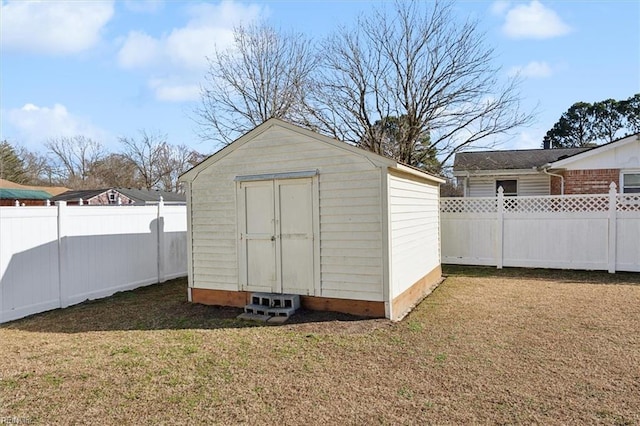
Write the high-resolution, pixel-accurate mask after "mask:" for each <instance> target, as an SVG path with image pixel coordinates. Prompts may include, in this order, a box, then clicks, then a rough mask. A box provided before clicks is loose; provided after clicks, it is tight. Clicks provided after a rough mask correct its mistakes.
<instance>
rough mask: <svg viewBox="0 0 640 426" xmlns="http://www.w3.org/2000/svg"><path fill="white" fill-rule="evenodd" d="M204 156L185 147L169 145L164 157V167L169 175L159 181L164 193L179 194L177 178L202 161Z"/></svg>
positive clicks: (179, 187) (179, 188)
mask: <svg viewBox="0 0 640 426" xmlns="http://www.w3.org/2000/svg"><path fill="white" fill-rule="evenodd" d="M203 158H204V156H203V155H202V154H200V153H199V152H197V151H194V150H193V149H191V148H189V147H188V146H186V145H170V146H169V155H168V156H166V158H165V161H166V162H167V164H166V165H165V167H166V169H168V170H169V173H168V174H166V175H165V176H164V177H163V178H162V181H161V184H162V189H164V190H165V191H173V192H180V191H181V190H182V188H181V186H180V183H179V182H178V177H180V175H181V174H183V173H184V172H186V171H187V170H188V169H190V168H191V167H192V166H193V165H195V164H197V163H199V162H200V161H202V159H203Z"/></svg>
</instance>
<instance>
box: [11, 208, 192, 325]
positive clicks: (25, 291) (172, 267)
mask: <svg viewBox="0 0 640 426" xmlns="http://www.w3.org/2000/svg"><path fill="white" fill-rule="evenodd" d="M186 256H187V255H186V207H185V206H163V205H162V204H160V205H159V206H157V207H156V206H120V207H117V206H72V207H71V206H70V207H67V206H66V205H64V204H61V205H60V206H57V207H19V208H18V207H2V208H0V279H1V281H0V283H1V288H0V308H1V310H0V322H5V321H10V320H13V319H17V318H21V317H24V316H26V315H30V314H33V313H37V312H42V311H45V310H48V309H53V308H57V307H65V306H69V305H72V304H75V303H79V302H82V301H84V300H87V299H96V298H100V297H105V296H109V295H111V294H113V293H115V292H117V291H124V290H130V289H133V288H136V287H139V286H141V285H147V284H152V283H156V282H162V281H164V280H165V279H170V278H175V277H178V276H185V275H186V271H187V262H186Z"/></svg>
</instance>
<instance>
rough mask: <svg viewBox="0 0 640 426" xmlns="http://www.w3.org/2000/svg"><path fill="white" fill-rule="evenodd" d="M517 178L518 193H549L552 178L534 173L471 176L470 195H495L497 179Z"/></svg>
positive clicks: (522, 194)
mask: <svg viewBox="0 0 640 426" xmlns="http://www.w3.org/2000/svg"><path fill="white" fill-rule="evenodd" d="M509 179H516V180H517V181H518V195H519V196H528V195H531V196H533V195H549V193H550V182H551V180H550V178H549V176H548V175H545V174H542V173H540V174H532V175H519V176H516V175H513V176H508V175H507V176H500V177H495V176H491V177H487V176H471V177H470V178H469V183H468V186H469V196H470V197H495V195H496V180H509Z"/></svg>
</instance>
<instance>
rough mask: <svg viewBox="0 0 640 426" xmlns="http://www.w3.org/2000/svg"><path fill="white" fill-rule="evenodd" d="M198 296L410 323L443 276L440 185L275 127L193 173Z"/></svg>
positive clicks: (192, 268) (192, 276) (192, 269)
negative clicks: (288, 303)
mask: <svg viewBox="0 0 640 426" xmlns="http://www.w3.org/2000/svg"><path fill="white" fill-rule="evenodd" d="M180 180H181V181H182V182H184V184H185V187H186V193H187V215H188V218H187V223H188V230H187V238H188V247H189V253H188V275H189V300H191V301H193V302H197V303H204V304H211V305H222V306H239V307H241V306H244V305H246V304H248V303H249V300H250V297H251V293H252V292H266V293H286V294H298V295H301V296H300V299H301V303H302V306H303V307H306V308H308V309H313V310H329V311H338V312H346V313H351V314H357V315H366V316H372V317H386V318H390V319H393V320H398V319H401V318H402V317H403V316H404V315H405V314H406V313H407V312H409V311H410V310H411V308H412V307H413V306H415V304H416V303H418V302H419V301H420V300H421V299H422V298H423V297H424V295H425V294H428V293H429V292H430V291H431V289H432V288H433V287H434V286H435V285H437V283H438V282H439V281H440V279H441V269H440V221H439V203H438V199H439V185H440V184H441V183H443V180H442V179H440V178H438V177H435V176H431V175H429V174H426V173H424V172H422V171H419V170H416V169H414V168H411V167H408V166H405V165H403V164H400V163H398V162H397V161H395V160H392V159H389V158H385V157H382V156H379V155H376V154H374V153H371V152H369V151H365V150H362V149H359V148H356V147H353V146H351V145H348V144H346V143H344V142H340V141H337V140H334V139H331V138H328V137H325V136H322V135H319V134H317V133H314V132H312V131H310V130H306V129H303V128H300V127H297V126H294V125H292V124H289V123H286V122H284V121H281V120H278V119H270V120H268V121H266V122H264V123H263V124H261V125H260V126H258V127H256V128H255V129H253V130H252V131H250V132H249V133H247V134H245V135H244V136H242V137H240V138H239V139H237V140H236V141H234V142H233V143H231V144H230V145H228V146H226V147H225V148H223V149H221V150H220V151H218V152H217V153H215V154H214V155H212V156H211V157H209V158H207V159H206V160H205V161H203V162H202V163H200V164H199V165H197V166H196V167H194V168H193V169H191V170H189V171H188V172H186V173H185V174H184V175H182V176H181V178H180Z"/></svg>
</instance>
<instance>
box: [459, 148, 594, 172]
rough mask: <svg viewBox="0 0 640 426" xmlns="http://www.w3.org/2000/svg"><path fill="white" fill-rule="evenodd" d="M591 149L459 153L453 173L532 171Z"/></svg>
mask: <svg viewBox="0 0 640 426" xmlns="http://www.w3.org/2000/svg"><path fill="white" fill-rule="evenodd" d="M590 149H592V148H559V149H520V150H510V151H477V152H459V153H457V154H456V156H455V160H454V162H453V171H454V174H455V172H461V171H476V170H477V171H480V170H518V169H533V168H535V167H540V166H543V165H545V164H548V163H553V162H554V161H558V160H560V159H563V158H567V157H570V156H573V155H576V154H579V153H582V152H584V151H588V150H590Z"/></svg>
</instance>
